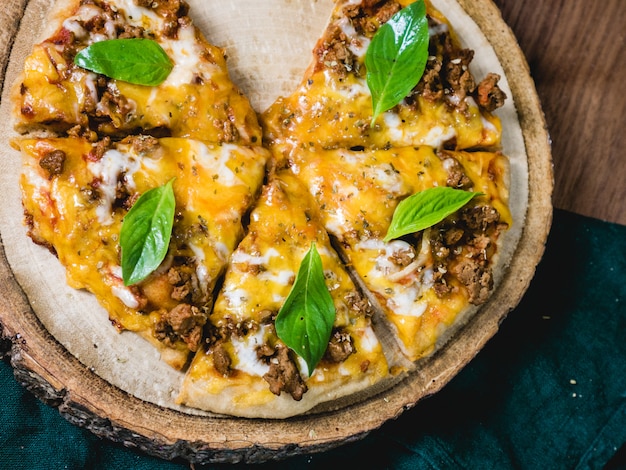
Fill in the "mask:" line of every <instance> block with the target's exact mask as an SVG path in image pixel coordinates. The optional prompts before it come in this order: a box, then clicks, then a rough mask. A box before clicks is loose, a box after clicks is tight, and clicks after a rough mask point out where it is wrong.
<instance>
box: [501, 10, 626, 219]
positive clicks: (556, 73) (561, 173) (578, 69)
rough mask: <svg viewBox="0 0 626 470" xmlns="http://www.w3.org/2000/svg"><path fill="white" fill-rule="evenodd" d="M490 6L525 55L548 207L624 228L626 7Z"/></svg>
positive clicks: (625, 194)
mask: <svg viewBox="0 0 626 470" xmlns="http://www.w3.org/2000/svg"><path fill="white" fill-rule="evenodd" d="M495 3H496V4H497V5H498V6H499V7H500V9H501V10H502V16H503V17H504V20H505V21H506V22H507V24H508V25H509V26H510V27H511V29H512V30H513V32H514V33H515V35H516V36H517V39H518V41H519V43H520V46H521V48H522V50H523V51H524V53H525V55H526V58H527V60H528V63H529V66H530V70H531V74H532V76H533V78H534V80H535V83H536V86H537V92H538V94H539V97H540V99H541V102H542V105H543V109H544V112H545V115H546V121H547V124H548V128H549V131H550V135H551V138H552V145H553V147H552V152H553V154H552V156H553V160H554V172H555V188H554V205H555V207H557V208H561V209H567V210H570V211H573V212H577V213H579V214H583V215H588V216H591V217H596V218H599V219H602V220H607V221H611V222H617V223H620V224H626V184H624V180H625V179H626V151H625V150H624V149H625V148H626V116H625V114H626V87H625V86H624V80H626V32H625V29H626V8H624V7H626V4H625V3H624V1H623V0H605V1H598V0H595V1H588V0H527V1H525V2H520V1H519V0H495Z"/></svg>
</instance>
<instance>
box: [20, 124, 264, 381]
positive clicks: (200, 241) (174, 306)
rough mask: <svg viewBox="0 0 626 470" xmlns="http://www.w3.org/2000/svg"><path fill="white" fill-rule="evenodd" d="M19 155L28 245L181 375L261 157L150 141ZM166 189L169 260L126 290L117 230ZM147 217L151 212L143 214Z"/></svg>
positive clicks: (26, 146) (70, 141)
mask: <svg viewBox="0 0 626 470" xmlns="http://www.w3.org/2000/svg"><path fill="white" fill-rule="evenodd" d="M15 145H18V147H19V150H20V151H21V153H22V158H23V171H22V176H21V188H22V194H23V205H24V211H25V214H26V221H27V225H28V229H29V235H30V236H31V238H32V239H33V240H34V241H35V242H36V243H39V244H42V245H44V246H46V247H48V248H49V249H50V250H51V251H52V252H53V253H54V254H56V256H57V257H58V258H59V260H60V262H61V263H62V264H63V265H64V266H65V268H66V272H67V281H68V283H69V285H70V286H72V287H74V288H77V289H87V290H89V291H91V292H93V293H94V294H95V296H96V297H97V299H98V300H99V301H100V303H101V304H102V305H103V306H104V307H105V309H106V310H107V311H108V314H109V317H110V319H111V321H112V323H113V324H114V325H115V327H116V328H117V329H118V330H130V331H134V332H137V333H139V334H140V335H142V336H143V337H144V338H147V339H148V340H149V341H151V342H152V343H153V344H155V345H156V347H157V348H158V349H159V350H160V351H161V355H162V357H163V359H164V360H165V361H167V362H168V363H169V364H171V365H172V366H173V367H176V368H179V369H180V368H183V367H184V366H185V365H186V364H187V362H188V356H189V353H190V352H193V351H196V350H197V349H198V347H199V345H200V340H201V334H202V327H203V325H204V324H205V322H206V318H207V315H208V312H209V310H210V308H211V306H212V303H213V297H214V288H215V285H216V282H217V280H218V279H219V277H220V276H221V275H222V273H223V271H224V269H225V267H226V264H227V262H228V259H229V256H230V254H231V253H232V252H233V250H234V249H235V247H236V245H237V242H238V241H239V240H240V239H241V238H242V237H243V226H242V218H243V217H244V215H245V214H246V213H247V211H248V209H249V207H250V206H251V205H252V203H253V201H254V200H255V198H256V197H257V192H258V190H259V188H260V186H261V184H262V182H263V178H264V174H265V160H266V157H267V152H266V151H265V150H264V149H263V148H262V147H243V146H237V145H233V144H221V145H217V144H206V143H203V142H200V141H195V140H190V139H181V138H162V139H156V138H154V137H150V136H130V137H127V138H126V139H124V140H123V141H121V142H111V141H110V140H104V141H100V142H98V143H91V142H89V141H88V140H87V139H83V138H71V137H69V138H47V139H21V140H18V141H16V142H15ZM168 182H171V185H172V188H173V196H174V201H175V202H174V204H175V207H174V216H173V228H172V230H171V238H170V240H169V244H167V245H165V246H164V248H165V249H166V250H167V254H166V256H165V258H164V260H163V261H162V262H161V263H160V264H159V265H158V267H156V268H155V269H154V271H153V272H151V273H149V275H147V277H145V279H143V280H141V281H139V282H134V283H130V284H129V283H127V282H125V279H124V278H123V271H122V268H123V266H122V264H121V254H120V250H121V251H122V255H123V251H124V250H125V249H126V248H125V247H124V246H120V245H121V240H120V237H121V231H122V226H123V220H124V218H125V217H127V216H128V214H129V210H130V209H131V208H134V207H136V206H137V204H138V202H137V201H138V198H139V196H141V195H143V194H145V193H147V192H148V191H149V190H151V189H153V188H161V187H163V186H164V185H166V184H167V183H168ZM159 209H160V208H158V207H157V208H156V209H154V210H155V211H157V212H158V211H159ZM153 215H154V213H153V212H152V209H149V211H148V213H147V214H143V216H144V219H147V220H150V218H151V217H152V216H153ZM140 228H141V226H139V227H138V228H137V227H136V228H132V227H131V229H130V230H138V229H140ZM154 230H156V229H154ZM154 233H157V232H154ZM159 233H160V232H159ZM152 234H153V233H151V234H150V236H152ZM162 235H165V234H162ZM151 243H156V241H155V240H154V239H152V238H149V239H147V240H146V242H145V246H146V247H147V248H148V249H149V248H150V246H148V245H150V244H151ZM129 249H130V248H129ZM149 251H150V250H149Z"/></svg>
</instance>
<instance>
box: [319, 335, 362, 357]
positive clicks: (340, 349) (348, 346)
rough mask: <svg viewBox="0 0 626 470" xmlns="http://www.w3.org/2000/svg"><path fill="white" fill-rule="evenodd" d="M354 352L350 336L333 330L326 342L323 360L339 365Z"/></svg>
mask: <svg viewBox="0 0 626 470" xmlns="http://www.w3.org/2000/svg"><path fill="white" fill-rule="evenodd" d="M354 351H355V349H354V343H353V342H352V337H351V336H350V334H349V333H347V332H345V331H341V330H335V331H333V333H332V335H331V337H330V341H329V342H328V347H327V349H326V352H325V353H324V360H326V361H328V362H333V363H340V362H343V361H345V360H346V359H347V358H348V357H349V356H350V354H352V353H353V352H354Z"/></svg>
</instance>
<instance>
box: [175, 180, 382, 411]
mask: <svg viewBox="0 0 626 470" xmlns="http://www.w3.org/2000/svg"><path fill="white" fill-rule="evenodd" d="M312 246H314V247H315V250H316V253H319V256H320V258H321V265H322V267H323V273H322V272H320V273H317V274H319V275H321V276H323V277H322V279H323V283H324V284H325V286H326V288H327V289H328V292H329V294H330V298H331V299H332V306H334V310H335V312H333V314H332V321H331V324H332V331H331V333H330V339H329V340H328V341H327V343H324V345H322V346H323V347H324V349H325V353H324V355H323V357H322V359H321V360H320V362H319V364H317V366H315V368H314V369H313V370H309V368H308V366H307V364H306V363H305V361H304V360H303V359H301V358H300V357H299V355H298V354H296V352H298V348H297V347H295V351H294V348H289V347H288V346H287V344H286V342H285V340H284V339H281V337H279V336H278V335H277V330H278V325H277V315H278V316H280V315H281V314H282V308H283V307H284V305H285V302H286V299H287V298H288V296H289V295H290V291H291V290H292V289H294V288H295V287H294V282H296V284H297V281H296V277H298V276H301V274H300V273H299V269H300V268H299V267H300V266H301V263H302V262H303V259H304V258H305V256H306V254H307V252H309V250H311V247H312ZM314 275H315V273H311V272H307V276H310V277H313V276H314ZM306 282H307V283H313V282H314V281H312V280H310V279H308V278H307V280H306ZM301 295H303V296H305V295H309V296H313V295H315V294H312V293H306V294H305V293H301ZM311 309H313V307H311ZM279 312H280V313H279ZM371 313H372V309H371V306H370V305H369V303H368V301H367V300H366V299H365V298H364V297H363V296H362V294H361V293H360V291H359V290H357V289H356V287H355V285H354V284H353V282H352V280H351V278H350V276H349V275H348V273H347V272H346V270H345V269H344V268H343V266H342V264H341V262H340V260H339V258H338V256H337V255H336V253H335V252H334V250H333V249H332V247H331V245H330V242H329V238H328V236H327V234H326V231H325V229H324V227H323V225H322V224H321V223H320V219H319V214H318V211H317V209H316V206H315V203H314V202H313V201H312V198H311V196H310V195H309V194H308V193H307V190H306V188H305V187H304V186H302V185H301V184H300V183H299V182H298V181H297V180H296V179H295V178H293V176H290V175H289V174H288V173H284V174H281V175H278V176H275V177H273V178H272V179H271V181H270V182H269V183H268V185H267V186H265V188H264V192H263V195H262V197H261V198H260V200H259V203H258V205H257V206H256V208H255V209H254V211H253V212H252V214H251V221H250V226H249V229H248V234H247V235H246V237H245V238H244V240H243V241H242V242H241V244H240V245H239V246H238V248H237V250H236V251H235V252H234V254H233V256H232V257H231V260H230V265H229V269H228V272H227V273H226V277H225V280H224V284H223V286H222V288H221V290H220V293H219V296H218V298H217V300H216V303H215V308H214V310H213V312H212V313H211V315H210V317H209V323H208V325H209V334H208V336H207V339H206V341H205V343H204V344H203V349H202V350H201V351H200V352H198V353H197V354H196V356H195V357H194V360H193V362H192V364H191V367H190V369H189V372H188V374H187V375H186V378H185V382H184V384H183V386H182V390H181V394H180V396H179V401H180V402H181V403H183V404H186V405H188V406H192V407H198V408H202V409H206V410H210V411H214V412H218V413H225V414H230V415H236V416H249V417H271V418H282V417H288V416H292V415H296V414H301V413H304V412H306V411H309V410H310V409H312V408H313V407H315V406H316V405H318V404H320V403H324V402H328V401H332V400H337V399H339V398H341V397H344V396H346V395H351V394H355V393H357V392H363V391H364V390H366V389H369V390H372V389H373V387H374V386H375V385H377V384H379V383H381V381H382V380H383V379H385V378H386V377H387V376H388V366H387V362H386V359H385V356H384V354H383V348H382V344H381V342H380V341H379V340H378V339H377V336H376V334H375V333H374V330H373V329H372V325H371ZM297 314H298V315H301V316H302V317H304V316H306V315H308V314H311V315H312V313H310V312H309V311H308V310H306V309H304V308H303V310H302V311H298V312H297ZM306 321H312V320H311V319H310V318H308V319H306ZM311 335H312V333H311Z"/></svg>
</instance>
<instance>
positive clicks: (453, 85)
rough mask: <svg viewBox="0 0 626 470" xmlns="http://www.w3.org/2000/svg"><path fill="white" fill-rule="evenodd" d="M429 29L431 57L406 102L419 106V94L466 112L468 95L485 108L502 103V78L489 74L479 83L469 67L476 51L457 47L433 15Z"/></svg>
mask: <svg viewBox="0 0 626 470" xmlns="http://www.w3.org/2000/svg"><path fill="white" fill-rule="evenodd" d="M429 28H430V30H431V38H430V42H429V50H428V53H429V58H428V61H427V63H426V68H425V70H424V74H423V75H422V78H421V79H420V81H419V83H418V84H417V86H416V87H415V89H414V90H413V93H412V94H411V95H410V96H409V97H408V98H407V103H408V104H409V105H410V106H417V105H418V102H417V99H416V98H417V96H421V97H422V98H423V99H425V100H427V101H430V102H435V101H439V100H442V99H445V102H446V103H447V105H448V106H450V107H452V108H456V109H458V110H459V111H461V112H464V111H466V110H467V108H468V103H469V102H468V100H467V99H466V98H468V97H470V98H473V99H474V100H475V101H476V103H477V104H478V106H479V107H481V108H482V109H484V110H486V111H493V110H495V109H496V108H498V107H500V106H502V104H503V103H504V100H505V98H506V95H505V94H504V92H502V90H500V88H499V87H498V85H497V82H498V80H499V78H500V77H499V76H498V75H497V74H488V75H487V77H486V78H485V79H484V80H483V81H482V82H481V83H480V84H479V85H478V86H477V85H476V82H475V80H474V77H473V75H472V74H471V72H470V70H469V65H470V63H471V61H472V59H473V58H474V51H473V50H471V49H462V48H460V47H458V46H457V45H456V44H455V43H454V41H453V40H452V37H451V36H450V31H449V30H448V28H447V27H446V26H445V25H443V24H441V23H438V22H437V21H436V20H434V19H432V18H429ZM433 33H434V34H433Z"/></svg>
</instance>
